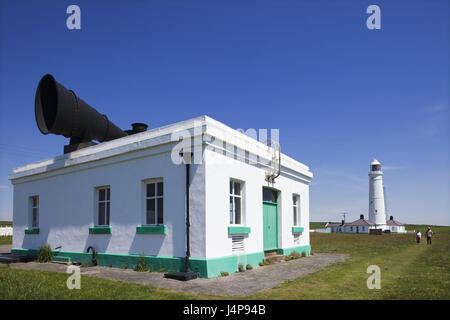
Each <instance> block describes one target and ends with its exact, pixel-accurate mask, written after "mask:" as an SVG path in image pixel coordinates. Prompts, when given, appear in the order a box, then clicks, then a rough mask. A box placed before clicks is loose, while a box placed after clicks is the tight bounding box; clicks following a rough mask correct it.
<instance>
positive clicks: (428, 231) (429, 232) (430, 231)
mask: <svg viewBox="0 0 450 320" xmlns="http://www.w3.org/2000/svg"><path fill="white" fill-rule="evenodd" d="M425 234H426V235H427V244H431V238H432V237H433V230H431V228H430V227H428V229H427V232H426V233H425Z"/></svg>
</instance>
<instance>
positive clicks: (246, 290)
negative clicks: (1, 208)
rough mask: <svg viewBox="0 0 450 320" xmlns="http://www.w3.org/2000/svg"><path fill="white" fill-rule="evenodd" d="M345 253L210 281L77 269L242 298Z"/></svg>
mask: <svg viewBox="0 0 450 320" xmlns="http://www.w3.org/2000/svg"><path fill="white" fill-rule="evenodd" d="M348 257H349V256H348V255H346V254H331V253H315V254H314V255H312V256H308V257H303V258H300V259H296V260H291V261H283V262H279V263H275V264H272V265H268V266H263V267H258V268H255V269H253V270H248V271H245V272H236V273H233V274H231V275H229V276H227V277H218V278H212V279H203V278H199V279H195V280H191V281H186V282H184V281H178V280H173V279H166V278H164V273H159V272H135V271H133V270H131V269H127V270H123V269H119V268H107V267H87V268H81V274H82V275H86V276H95V277H100V278H106V279H113V280H122V281H125V282H130V283H138V284H144V285H153V286H157V287H160V288H170V289H174V290H176V291H184V292H191V293H201V294H212V295H221V294H228V295H230V296H246V295H250V294H252V293H255V292H258V291H262V290H267V289H271V288H273V287H276V286H279V285H280V284H281V283H283V282H284V281H286V280H294V279H297V278H299V277H303V276H305V275H307V274H309V273H312V272H315V271H317V270H319V269H322V268H324V267H326V266H328V265H330V264H333V263H336V262H339V261H342V260H345V259H347V258H348ZM11 267H12V268H20V269H28V270H48V271H57V272H65V271H66V268H67V266H66V265H64V264H58V263H45V264H44V263H36V262H28V263H14V264H11Z"/></svg>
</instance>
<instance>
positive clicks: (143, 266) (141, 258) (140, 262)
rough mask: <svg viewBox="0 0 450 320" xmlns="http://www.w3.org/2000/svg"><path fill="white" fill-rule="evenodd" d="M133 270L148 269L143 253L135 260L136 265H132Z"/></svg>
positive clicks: (141, 270)
mask: <svg viewBox="0 0 450 320" xmlns="http://www.w3.org/2000/svg"><path fill="white" fill-rule="evenodd" d="M134 271H137V272H145V271H148V265H147V259H145V256H144V254H140V255H139V257H138V260H137V265H136V266H135V267H134Z"/></svg>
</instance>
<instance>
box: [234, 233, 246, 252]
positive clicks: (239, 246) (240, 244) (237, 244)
mask: <svg viewBox="0 0 450 320" xmlns="http://www.w3.org/2000/svg"><path fill="white" fill-rule="evenodd" d="M231 241H232V244H231V252H232V253H241V252H244V236H233V237H232V238H231Z"/></svg>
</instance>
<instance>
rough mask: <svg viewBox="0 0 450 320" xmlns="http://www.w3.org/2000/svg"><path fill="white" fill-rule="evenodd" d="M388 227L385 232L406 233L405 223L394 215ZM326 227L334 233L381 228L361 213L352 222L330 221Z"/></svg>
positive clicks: (359, 231)
mask: <svg viewBox="0 0 450 320" xmlns="http://www.w3.org/2000/svg"><path fill="white" fill-rule="evenodd" d="M386 225H387V228H386V229H385V231H384V232H389V233H399V234H401V233H406V230H405V225H404V224H403V223H401V222H398V221H395V220H394V217H392V216H391V217H390V219H389V220H388V221H386ZM325 229H329V230H330V232H332V233H369V232H370V231H369V230H371V229H379V228H378V227H377V225H376V224H375V223H373V222H372V221H370V220H367V219H364V215H363V214H362V215H360V217H359V219H358V220H355V221H353V222H350V223H345V222H344V221H343V220H342V222H341V223H336V222H329V223H327V224H326V225H325Z"/></svg>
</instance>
